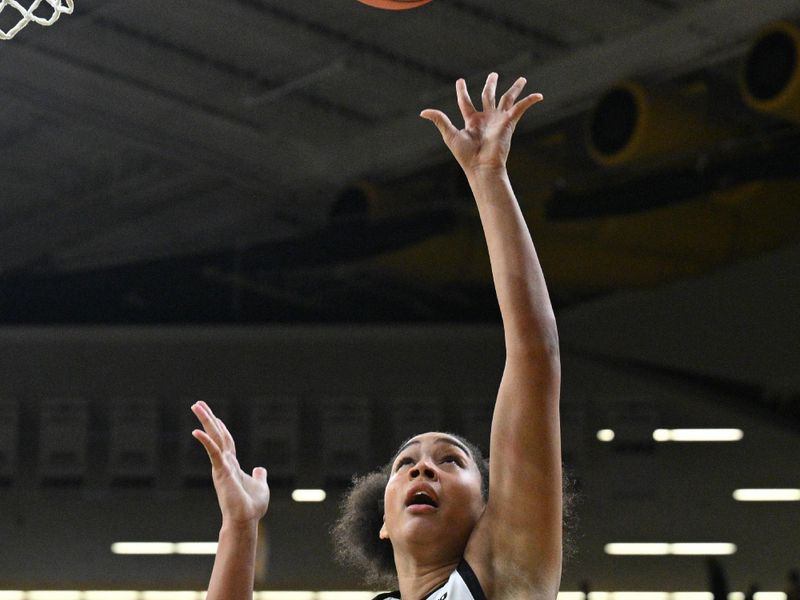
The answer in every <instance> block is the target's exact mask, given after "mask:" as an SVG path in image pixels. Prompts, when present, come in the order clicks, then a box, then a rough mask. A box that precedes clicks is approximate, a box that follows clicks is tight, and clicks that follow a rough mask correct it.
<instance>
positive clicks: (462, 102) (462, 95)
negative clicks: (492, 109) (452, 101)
mask: <svg viewBox="0 0 800 600" xmlns="http://www.w3.org/2000/svg"><path fill="white" fill-rule="evenodd" d="M456 98H457V99H458V108H459V109H460V110H461V116H462V117H464V122H465V123H466V122H467V120H468V119H469V118H470V117H471V116H472V115H474V114H475V113H476V112H478V111H476V110H475V105H474V104H472V99H471V98H470V97H469V92H468V91H467V82H466V81H464V80H463V79H459V80H458V81H456Z"/></svg>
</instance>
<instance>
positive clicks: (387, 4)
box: [358, 0, 431, 10]
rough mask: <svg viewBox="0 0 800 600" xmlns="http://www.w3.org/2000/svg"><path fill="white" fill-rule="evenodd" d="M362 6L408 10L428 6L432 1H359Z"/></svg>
mask: <svg viewBox="0 0 800 600" xmlns="http://www.w3.org/2000/svg"><path fill="white" fill-rule="evenodd" d="M358 1H359V2H361V3H362V4H366V5H368V6H374V7H375V8H385V9H386V10H406V9H407V8H416V7H418V6H422V5H423V4H427V3H428V2H430V1H431V0H358Z"/></svg>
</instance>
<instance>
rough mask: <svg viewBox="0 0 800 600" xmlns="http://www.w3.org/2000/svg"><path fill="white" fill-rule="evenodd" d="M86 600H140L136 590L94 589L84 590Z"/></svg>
mask: <svg viewBox="0 0 800 600" xmlns="http://www.w3.org/2000/svg"><path fill="white" fill-rule="evenodd" d="M83 598H84V600H139V592H137V591H135V590H127V591H126V590H94V591H90V592H83Z"/></svg>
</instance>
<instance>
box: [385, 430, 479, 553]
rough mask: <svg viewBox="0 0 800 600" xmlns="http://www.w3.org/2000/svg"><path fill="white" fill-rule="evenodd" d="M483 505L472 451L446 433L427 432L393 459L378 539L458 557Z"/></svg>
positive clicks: (417, 437) (410, 442)
mask: <svg viewBox="0 0 800 600" xmlns="http://www.w3.org/2000/svg"><path fill="white" fill-rule="evenodd" d="M484 507H485V504H484V501H483V497H482V495H481V474H480V471H478V467H477V465H476V464H475V461H474V460H473V458H472V456H471V454H470V452H469V450H468V449H467V448H466V447H465V446H464V445H463V444H461V442H459V441H458V440H457V439H455V438H453V437H451V436H449V435H447V434H444V433H438V432H431V433H423V434H422V435H418V436H416V437H414V438H412V439H411V440H410V441H409V442H408V443H406V445H404V446H403V447H402V448H401V449H400V452H399V453H398V454H397V456H396V457H395V459H394V462H393V464H392V472H391V475H390V477H389V483H388V484H387V485H386V491H385V492H384V523H383V527H382V528H381V531H380V536H381V538H384V539H389V540H391V542H392V545H393V546H394V548H395V551H397V550H398V549H400V548H402V547H403V545H413V544H415V543H425V544H430V543H432V542H434V543H435V544H437V546H439V545H441V546H446V550H447V551H448V552H453V553H457V554H459V555H460V553H462V552H463V550H464V547H465V546H466V543H467V540H468V539H469V535H470V533H471V532H472V530H473V528H474V527H475V524H476V523H477V522H478V519H479V518H480V516H481V514H482V513H483V509H484Z"/></svg>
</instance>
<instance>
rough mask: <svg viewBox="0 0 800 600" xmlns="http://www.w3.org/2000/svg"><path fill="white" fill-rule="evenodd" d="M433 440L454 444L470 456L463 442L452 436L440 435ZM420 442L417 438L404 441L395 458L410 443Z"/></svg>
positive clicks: (436, 442)
mask: <svg viewBox="0 0 800 600" xmlns="http://www.w3.org/2000/svg"><path fill="white" fill-rule="evenodd" d="M433 442H434V443H435V444H442V443H444V444H450V445H451V446H455V447H456V448H459V449H460V450H461V451H462V452H463V453H464V454H466V455H467V456H469V457H470V458H472V453H471V452H470V451H469V450H468V449H467V447H466V446H465V445H464V444H462V443H461V442H459V441H458V440H457V439H455V438H452V437H449V436H441V437H437V438H436V439H435V440H433ZM420 443H422V442H420V441H419V440H411V441H410V442H406V443H405V444H403V446H402V447H401V448H400V450H398V451H397V454H395V455H394V456H395V458H397V457H398V456H399V455H400V454H401V453H402V452H403V450H405V449H406V448H408V447H409V446H410V445H412V444H420Z"/></svg>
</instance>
